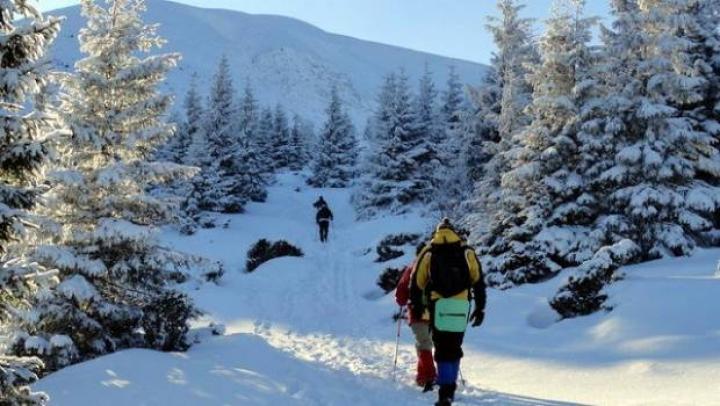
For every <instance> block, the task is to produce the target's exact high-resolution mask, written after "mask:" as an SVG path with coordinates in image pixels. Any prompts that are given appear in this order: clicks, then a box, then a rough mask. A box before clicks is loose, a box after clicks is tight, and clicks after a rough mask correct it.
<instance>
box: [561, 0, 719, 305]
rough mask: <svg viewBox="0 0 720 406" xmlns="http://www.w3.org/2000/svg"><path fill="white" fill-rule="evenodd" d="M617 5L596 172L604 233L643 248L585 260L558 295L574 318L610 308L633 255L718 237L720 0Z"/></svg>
mask: <svg viewBox="0 0 720 406" xmlns="http://www.w3.org/2000/svg"><path fill="white" fill-rule="evenodd" d="M612 10H613V13H614V15H615V17H616V18H615V23H614V25H613V30H607V29H606V30H604V36H603V37H604V45H605V51H604V52H605V55H604V64H603V71H602V75H601V76H600V77H601V78H602V79H603V87H604V90H605V92H606V98H605V100H603V103H601V104H600V106H599V107H598V110H599V111H600V113H599V119H598V121H599V122H600V123H601V125H593V126H588V127H589V128H593V129H595V132H596V134H595V137H593V138H592V141H591V142H588V146H587V148H586V151H587V152H586V153H588V154H592V156H593V159H592V162H593V164H592V165H590V166H589V168H588V171H587V173H586V179H588V180H589V181H590V182H591V187H590V188H589V189H590V191H591V192H592V193H594V198H595V199H596V200H597V202H598V204H599V205H600V206H601V211H602V213H603V216H601V217H600V218H599V219H598V220H597V221H596V224H595V227H596V229H597V231H596V233H597V234H598V235H599V236H600V237H602V239H601V241H602V242H603V243H604V244H605V245H606V248H607V247H615V246H618V245H620V244H623V243H624V244H625V245H627V246H632V247H634V249H632V250H625V252H626V253H625V254H624V255H604V257H600V258H597V259H596V258H593V261H596V262H598V264H599V265H597V266H584V267H581V268H580V270H581V271H582V272H579V274H578V275H576V276H574V277H573V278H571V279H570V280H569V281H568V283H567V284H566V285H564V286H563V287H562V288H561V289H560V291H559V292H558V295H556V297H555V298H554V299H553V301H552V302H551V303H552V305H553V307H554V308H555V309H556V310H557V311H558V312H560V313H561V314H562V315H563V316H566V317H571V316H575V315H582V314H587V313H590V312H592V311H596V310H598V309H599V308H601V307H602V304H603V302H604V300H605V299H606V298H607V295H606V294H605V293H604V287H605V286H606V285H607V284H609V283H611V282H612V281H613V280H614V279H615V278H616V276H615V270H616V269H617V268H618V267H619V266H620V265H623V264H624V263H627V262H635V261H638V260H645V259H650V258H657V257H660V256H665V255H683V254H689V253H691V252H692V250H693V248H694V247H695V246H697V245H707V244H714V243H715V244H716V243H717V242H716V240H715V239H714V235H717V232H716V231H715V230H716V225H715V224H716V223H715V219H716V216H715V214H714V213H716V210H717V207H718V196H719V194H718V190H717V179H718V174H719V173H720V172H719V171H718V165H717V162H718V161H717V159H718V151H717V149H716V137H717V134H718V129H719V127H718V123H717V112H716V109H715V108H713V107H710V105H708V104H707V103H708V100H713V98H715V97H717V96H716V95H714V94H713V92H715V90H714V89H715V86H716V84H717V83H718V82H717V80H718V76H717V70H716V63H717V53H716V52H715V51H714V49H716V47H717V44H718V41H717V35H718V33H717V31H716V27H717V23H718V14H717V11H718V9H717V3H716V2H714V1H710V2H704V1H690V0H688V1H673V2H664V1H652V0H647V1H635V0H615V1H613V2H612ZM709 20H712V21H713V22H711V23H709V22H708V21H709ZM711 103H712V102H711ZM606 248H603V250H601V251H599V252H598V254H597V255H596V256H601V255H603V252H606V251H608V250H607V249H606ZM589 262H591V261H589Z"/></svg>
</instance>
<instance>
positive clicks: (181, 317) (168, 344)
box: [140, 291, 199, 351]
mask: <svg viewBox="0 0 720 406" xmlns="http://www.w3.org/2000/svg"><path fill="white" fill-rule="evenodd" d="M145 307H146V308H145V309H144V311H143V317H142V320H141V321H140V325H141V326H142V329H143V331H144V333H145V334H144V339H145V345H146V346H147V347H148V348H156V349H159V350H162V351H185V350H187V349H188V348H190V342H189V341H188V337H187V336H188V332H189V331H190V327H189V326H188V324H187V322H186V320H188V319H191V318H193V317H196V316H198V314H199V313H198V311H197V310H196V309H195V308H194V307H193V304H192V302H191V301H190V299H189V298H188V297H187V296H186V295H185V294H182V293H179V292H170V291H169V292H164V293H163V294H162V295H160V296H159V297H155V298H153V300H152V301H150V302H148V303H147V304H146V305H145Z"/></svg>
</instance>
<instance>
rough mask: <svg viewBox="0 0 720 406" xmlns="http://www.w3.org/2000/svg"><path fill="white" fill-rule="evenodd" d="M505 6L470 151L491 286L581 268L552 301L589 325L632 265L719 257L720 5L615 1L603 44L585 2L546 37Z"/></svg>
mask: <svg viewBox="0 0 720 406" xmlns="http://www.w3.org/2000/svg"><path fill="white" fill-rule="evenodd" d="M498 4H499V8H500V11H501V17H500V18H499V19H497V20H493V21H491V23H490V25H489V29H490V31H491V32H492V33H493V35H494V37H495V40H496V44H497V47H498V52H497V53H496V54H495V57H494V59H493V61H492V71H491V74H490V75H488V77H487V79H486V83H485V84H483V86H482V87H480V88H478V89H477V90H476V91H474V92H472V95H473V104H474V106H475V114H473V115H472V117H471V118H472V121H470V122H471V123H472V125H470V126H469V127H470V128H473V129H476V130H475V131H471V132H469V133H466V134H465V140H464V142H465V144H466V145H477V146H479V147H480V148H479V151H480V153H479V154H478V155H476V159H475V160H474V161H472V162H469V163H470V167H469V168H468V173H469V174H470V176H469V179H470V183H468V184H467V185H466V186H465V187H464V188H463V190H470V191H471V193H470V195H469V196H466V197H465V198H464V199H463V200H464V201H465V204H464V205H463V213H462V214H463V215H464V219H465V225H466V226H467V227H468V228H469V229H470V231H471V240H472V241H473V242H475V243H477V244H478V245H479V246H480V247H482V248H481V251H482V253H483V254H484V255H485V257H484V263H485V270H486V272H487V273H488V278H489V281H490V282H491V283H492V284H493V285H495V286H498V287H501V288H506V287H510V286H512V285H515V284H522V283H528V282H530V283H532V282H540V281H544V280H546V279H548V278H550V277H552V276H554V275H556V274H558V273H559V272H560V271H562V270H563V269H567V268H574V267H577V271H576V273H575V274H574V275H573V276H571V277H570V278H569V281H568V282H567V283H566V284H565V285H564V286H563V287H562V288H561V289H560V291H559V292H558V293H557V295H556V296H555V297H554V298H553V299H552V300H551V305H552V306H553V307H554V308H555V310H557V311H558V312H559V313H560V314H561V315H562V316H564V317H573V316H577V315H584V314H588V313H591V312H594V311H597V310H598V309H601V308H603V306H604V302H605V300H606V298H607V296H606V293H605V287H606V286H607V285H608V284H610V283H612V282H613V281H614V280H616V279H617V278H618V277H619V275H617V274H616V272H615V271H616V270H617V268H619V267H620V266H622V265H624V264H627V263H632V262H639V261H646V260H651V259H656V258H659V257H663V256H675V255H688V254H690V253H692V252H693V250H694V249H695V248H696V247H708V246H718V244H719V243H720V240H719V239H718V235H720V234H719V233H718V230H719V226H720V222H719V221H718V219H720V217H719V216H718V215H719V214H720V193H718V192H720V189H718V187H719V186H720V177H719V176H720V171H718V169H719V168H720V154H719V153H718V145H719V144H718V141H719V140H720V139H719V137H720V126H719V125H718V124H719V120H720V110H718V108H717V106H718V105H719V104H718V102H720V99H719V97H720V93H718V88H719V87H718V85H719V84H720V58H718V55H720V53H719V51H720V49H719V48H718V44H720V41H719V40H720V34H719V33H718V30H717V27H718V23H719V22H720V2H718V1H716V0H687V1H663V0H657V1H652V0H647V1H637V0H623V1H613V2H611V9H612V14H613V17H614V21H613V22H612V26H610V27H606V26H601V27H600V32H601V43H600V44H599V45H595V44H594V43H593V41H592V30H593V27H595V26H596V25H597V24H596V23H597V20H596V19H595V18H592V17H586V16H585V15H584V6H585V1H584V0H559V1H557V2H556V5H555V7H554V9H553V10H554V11H553V15H552V16H551V17H550V19H549V20H548V21H547V22H546V30H545V33H544V34H543V35H542V36H541V37H540V38H539V39H538V40H535V39H534V37H533V35H532V24H533V22H532V21H531V20H528V19H524V18H522V17H521V16H520V12H521V10H522V5H521V4H520V2H519V1H518V0H500V1H498Z"/></svg>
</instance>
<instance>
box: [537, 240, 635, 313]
mask: <svg viewBox="0 0 720 406" xmlns="http://www.w3.org/2000/svg"><path fill="white" fill-rule="evenodd" d="M639 252H640V247H639V246H637V245H636V244H635V243H634V242H632V241H630V240H623V241H620V242H619V243H617V244H615V245H612V246H608V247H603V248H601V249H600V250H599V251H598V252H597V253H596V254H595V255H594V256H593V257H592V258H591V259H589V260H587V261H585V262H583V263H582V265H580V266H579V267H578V268H577V270H576V272H575V275H573V276H570V277H569V278H568V281H567V283H566V284H565V285H563V286H562V287H561V288H560V289H559V290H558V292H557V294H556V295H555V297H553V298H552V300H551V301H550V306H552V308H553V309H555V311H557V312H558V313H559V314H560V315H561V316H562V317H563V318H571V317H577V316H585V315H588V314H592V313H594V312H596V311H598V310H602V309H604V308H607V307H605V302H606V301H607V299H608V296H607V294H606V293H605V291H604V289H605V288H606V287H607V286H608V285H609V284H610V283H612V282H613V281H614V280H616V279H617V278H618V277H619V276H618V275H617V272H616V271H617V269H618V268H620V267H621V266H623V265H626V264H627V263H629V262H630V261H632V260H634V259H635V258H637V255H638V253H639Z"/></svg>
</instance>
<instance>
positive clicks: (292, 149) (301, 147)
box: [287, 114, 312, 171]
mask: <svg viewBox="0 0 720 406" xmlns="http://www.w3.org/2000/svg"><path fill="white" fill-rule="evenodd" d="M311 139H312V127H310V125H309V124H308V123H306V122H305V120H303V118H302V117H300V116H299V115H298V114H295V115H294V116H293V126H292V129H291V130H290V145H289V149H288V156H287V160H288V168H289V169H290V170H292V171H300V170H302V169H303V168H305V167H306V166H307V164H308V161H309V154H310V151H309V148H308V147H309V143H310V140H311Z"/></svg>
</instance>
